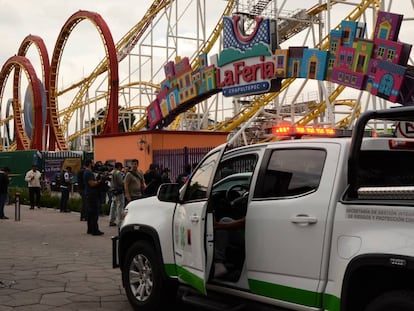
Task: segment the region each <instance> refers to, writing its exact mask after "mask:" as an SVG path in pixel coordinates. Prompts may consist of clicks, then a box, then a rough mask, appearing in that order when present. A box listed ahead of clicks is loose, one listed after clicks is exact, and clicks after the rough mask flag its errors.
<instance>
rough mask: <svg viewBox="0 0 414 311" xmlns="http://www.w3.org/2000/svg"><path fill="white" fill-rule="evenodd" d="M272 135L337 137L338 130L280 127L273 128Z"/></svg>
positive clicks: (291, 126)
mask: <svg viewBox="0 0 414 311" xmlns="http://www.w3.org/2000/svg"><path fill="white" fill-rule="evenodd" d="M272 134H273V135H276V136H304V135H311V136H329V137H335V136H336V130H335V129H333V128H324V127H309V126H300V125H280V126H278V125H277V126H274V127H273V128H272Z"/></svg>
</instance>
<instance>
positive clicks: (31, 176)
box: [24, 170, 42, 188]
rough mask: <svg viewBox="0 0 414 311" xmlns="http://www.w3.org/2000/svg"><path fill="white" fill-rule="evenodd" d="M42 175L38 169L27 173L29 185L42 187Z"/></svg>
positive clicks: (26, 177)
mask: <svg viewBox="0 0 414 311" xmlns="http://www.w3.org/2000/svg"><path fill="white" fill-rule="evenodd" d="M41 177H42V173H40V172H39V171H38V170H36V171H34V170H30V171H28V172H27V173H26V176H25V177H24V180H25V181H27V185H28V186H29V187H39V188H40V178H41Z"/></svg>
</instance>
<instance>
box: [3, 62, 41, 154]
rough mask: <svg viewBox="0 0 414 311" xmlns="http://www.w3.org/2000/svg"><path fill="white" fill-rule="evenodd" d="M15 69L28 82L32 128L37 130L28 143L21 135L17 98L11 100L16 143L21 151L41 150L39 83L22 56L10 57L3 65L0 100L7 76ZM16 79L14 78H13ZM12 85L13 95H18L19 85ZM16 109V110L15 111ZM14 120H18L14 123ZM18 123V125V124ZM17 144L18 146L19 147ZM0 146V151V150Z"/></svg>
mask: <svg viewBox="0 0 414 311" xmlns="http://www.w3.org/2000/svg"><path fill="white" fill-rule="evenodd" d="M13 69H15V72H16V71H19V70H20V69H23V71H24V72H25V74H26V76H27V79H28V81H29V85H30V87H31V96H32V103H33V110H34V113H33V118H34V122H33V124H34V128H35V129H39V130H34V131H32V136H31V137H30V143H29V142H28V139H27V136H25V135H23V133H24V131H23V126H22V123H21V119H20V120H19V118H21V113H20V102H18V98H13V114H14V120H15V124H16V128H17V131H16V134H17V135H16V141H19V144H20V146H21V147H22V149H37V150H42V121H43V120H42V96H41V91H40V83H39V79H38V78H37V75H36V72H35V70H34V68H33V66H32V64H31V62H30V61H29V60H28V59H27V58H26V57H24V56H12V57H10V58H9V59H8V60H7V61H6V62H5V63H4V65H3V67H2V69H1V72H0V86H1V92H0V99H2V98H3V92H4V87H5V84H6V81H7V78H8V76H9V75H10V73H11V71H12V70H13ZM15 77H16V76H15ZM15 82H16V81H14V83H13V94H16V92H17V94H19V93H20V84H19V83H15ZM17 107H18V110H17ZM16 120H18V121H17V122H16ZM18 122H20V123H18ZM19 144H18V146H19ZM1 148H2V147H1V146H0V150H1Z"/></svg>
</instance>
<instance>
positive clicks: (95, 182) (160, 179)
mask: <svg viewBox="0 0 414 311" xmlns="http://www.w3.org/2000/svg"><path fill="white" fill-rule="evenodd" d="M92 168H93V160H86V161H85V167H84V168H83V169H81V171H80V172H79V173H78V184H79V192H80V194H81V197H82V210H81V220H86V221H87V233H88V234H92V235H102V234H104V233H103V232H102V231H101V230H100V229H99V225H98V219H99V211H100V209H101V206H100V205H101V199H100V196H101V194H102V192H103V191H104V192H106V191H108V193H105V195H106V194H108V196H109V197H110V212H109V226H117V225H119V224H120V223H121V221H122V218H123V215H124V208H125V206H126V204H128V203H129V202H131V201H134V200H137V199H140V198H142V197H146V196H152V195H156V193H157V190H158V187H159V186H160V185H161V183H166V182H171V181H170V179H169V177H168V172H169V170H168V169H164V170H163V172H162V173H160V172H159V167H158V166H157V165H155V164H151V165H150V167H149V169H148V171H146V172H145V173H143V172H142V171H141V170H140V169H139V161H138V159H134V160H132V161H131V166H130V168H129V169H125V167H124V166H123V165H122V163H121V162H116V163H115V165H114V166H113V169H112V170H111V171H110V172H109V174H108V175H106V176H105V177H102V178H99V175H97V174H95V173H94V172H93V170H92ZM80 180H82V182H80ZM108 184H109V187H107V189H106V187H103V186H104V185H108ZM104 189H105V190H104Z"/></svg>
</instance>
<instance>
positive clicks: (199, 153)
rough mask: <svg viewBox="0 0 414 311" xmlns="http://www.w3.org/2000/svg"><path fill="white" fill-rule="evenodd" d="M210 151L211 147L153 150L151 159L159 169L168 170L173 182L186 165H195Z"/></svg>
mask: <svg viewBox="0 0 414 311" xmlns="http://www.w3.org/2000/svg"><path fill="white" fill-rule="evenodd" d="M211 149H213V147H203V148H188V147H184V148H182V149H168V150H154V152H153V159H154V163H155V164H158V165H159V167H160V169H163V168H169V169H170V178H171V181H172V182H175V180H176V178H177V176H178V175H179V174H180V173H182V172H183V171H184V166H185V165H186V164H190V165H195V164H197V163H198V162H199V161H200V160H201V159H202V158H203V157H204V156H205V155H206V154H207V152H209V151H210V150H211Z"/></svg>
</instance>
